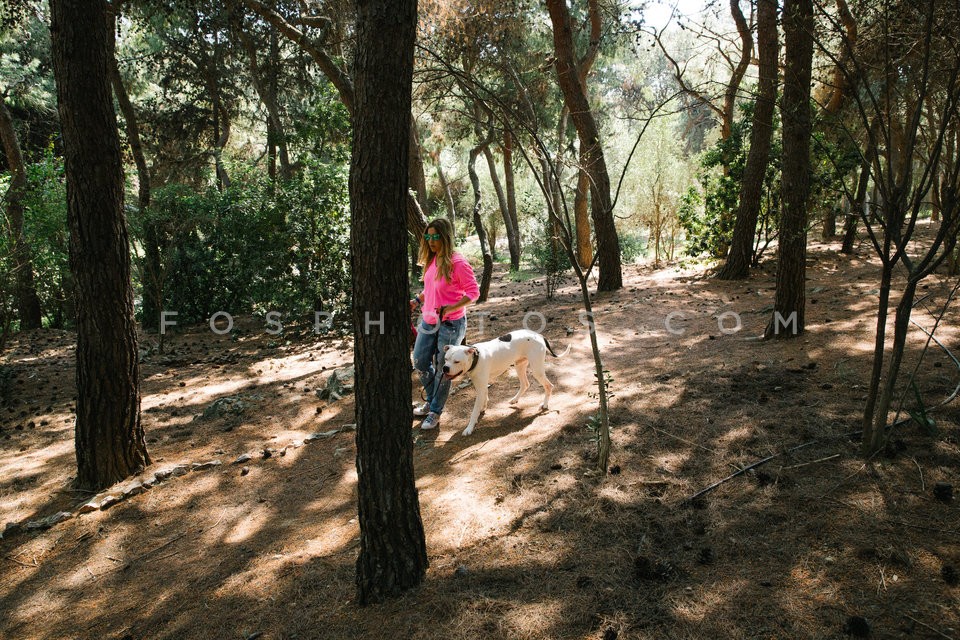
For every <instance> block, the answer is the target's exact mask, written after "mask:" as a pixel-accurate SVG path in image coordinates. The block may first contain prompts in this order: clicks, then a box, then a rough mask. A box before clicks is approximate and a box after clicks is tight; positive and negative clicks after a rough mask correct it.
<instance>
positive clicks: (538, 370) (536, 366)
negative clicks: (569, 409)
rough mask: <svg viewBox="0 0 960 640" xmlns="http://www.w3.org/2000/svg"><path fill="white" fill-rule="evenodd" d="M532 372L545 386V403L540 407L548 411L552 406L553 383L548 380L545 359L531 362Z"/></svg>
mask: <svg viewBox="0 0 960 640" xmlns="http://www.w3.org/2000/svg"><path fill="white" fill-rule="evenodd" d="M530 372H531V373H532V374H533V377H534V378H536V379H537V382H539V383H540V384H541V385H542V386H543V404H542V405H540V408H541V409H543V410H544V411H546V410H547V409H549V408H550V394H552V393H553V384H552V383H551V382H550V381H549V380H547V373H546V371H545V370H544V366H543V359H539V360H537V359H534V360H533V361H532V362H531V363H530Z"/></svg>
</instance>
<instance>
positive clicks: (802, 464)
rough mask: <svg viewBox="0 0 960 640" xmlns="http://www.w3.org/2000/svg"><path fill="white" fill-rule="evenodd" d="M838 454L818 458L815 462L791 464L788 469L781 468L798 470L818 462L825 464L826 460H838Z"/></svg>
mask: <svg viewBox="0 0 960 640" xmlns="http://www.w3.org/2000/svg"><path fill="white" fill-rule="evenodd" d="M839 457H840V454H839V453H835V454H833V455H832V456H827V457H826V458H819V459H817V460H811V461H810V462H801V463H800V464H792V465H790V466H789V467H782V468H783V469H784V470H787V469H799V468H800V467H806V466H809V465H811V464H818V463H820V462H826V461H827V460H833V459H834V458H839Z"/></svg>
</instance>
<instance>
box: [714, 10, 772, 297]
mask: <svg viewBox="0 0 960 640" xmlns="http://www.w3.org/2000/svg"><path fill="white" fill-rule="evenodd" d="M757 50H758V54H759V58H760V63H759V76H760V81H759V84H758V87H757V88H758V92H757V102H756V106H755V108H754V111H753V128H752V130H751V131H750V152H749V153H748V155H747V164H746V166H745V167H744V170H743V183H742V184H741V185H740V205H739V207H738V209H737V219H736V222H735V223H734V228H733V238H732V239H731V241H730V253H729V254H728V255H727V262H726V263H725V264H724V265H723V267H722V268H721V269H720V271H719V272H718V273H717V278H719V279H721V280H737V279H740V278H746V277H747V274H748V273H749V272H750V263H751V262H752V259H753V240H754V237H755V236H756V233H757V219H758V218H759V216H760V204H761V199H762V196H763V180H764V177H765V176H766V174H767V159H768V158H769V156H770V141H771V139H772V137H773V112H774V109H775V107H776V102H777V60H778V58H779V55H780V40H779V38H778V36H777V1H776V0H757Z"/></svg>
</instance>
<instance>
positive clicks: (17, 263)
mask: <svg viewBox="0 0 960 640" xmlns="http://www.w3.org/2000/svg"><path fill="white" fill-rule="evenodd" d="M0 140H2V142H3V150H4V153H6V156H7V166H8V167H10V174H11V176H12V180H11V182H10V188H9V190H8V191H7V198H6V200H7V211H6V214H7V225H8V228H9V232H10V244H11V245H12V246H13V264H14V268H15V269H16V270H17V273H16V287H17V290H16V296H17V310H18V312H19V318H20V329H21V330H24V329H39V328H40V325H41V323H42V321H43V312H42V311H41V309H40V297H39V296H38V295H37V287H36V285H35V284H34V278H33V260H32V257H31V251H30V245H29V243H27V239H26V237H25V236H24V234H23V197H24V195H25V193H26V190H27V168H26V164H25V163H24V160H23V154H22V153H21V151H20V140H19V138H18V137H17V130H16V129H15V128H14V126H13V118H12V117H11V116H10V111H9V110H8V109H7V105H6V103H4V101H3V97H2V96H0Z"/></svg>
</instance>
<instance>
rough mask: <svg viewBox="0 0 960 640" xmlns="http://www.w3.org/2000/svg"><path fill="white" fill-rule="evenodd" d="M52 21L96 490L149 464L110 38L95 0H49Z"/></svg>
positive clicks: (85, 420) (80, 361) (81, 374)
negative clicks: (141, 404)
mask: <svg viewBox="0 0 960 640" xmlns="http://www.w3.org/2000/svg"><path fill="white" fill-rule="evenodd" d="M50 18H51V20H50V23H51V24H50V33H51V38H52V43H53V70H54V76H55V78H56V81H57V102H58V107H59V112H60V122H61V127H62V132H63V147H64V156H65V159H66V176H67V222H68V226H69V228H70V269H71V271H72V273H73V276H74V280H75V286H76V291H77V365H76V366H77V423H76V438H75V440H76V452H77V479H76V484H77V486H78V487H79V488H81V489H84V490H91V491H95V490H99V489H102V488H104V487H108V486H110V485H112V484H114V483H116V482H118V481H120V480H122V479H123V478H126V477H127V476H130V475H133V474H135V473H138V472H140V471H141V470H143V468H144V467H145V466H146V465H148V464H150V457H149V455H148V454H147V448H146V445H145V443H144V437H143V427H142V425H141V423H140V368H139V364H138V353H137V333H136V323H135V321H134V317H133V290H132V288H131V285H130V252H129V248H128V240H127V228H126V222H125V220H124V215H123V167H122V162H121V156H120V139H119V136H118V132H117V119H116V114H115V113H114V111H113V103H112V101H111V95H110V80H109V68H110V55H109V42H108V39H109V38H110V37H112V36H111V34H109V33H107V17H106V11H105V3H104V2H102V1H99V0H98V1H96V2H90V1H89V0H51V2H50Z"/></svg>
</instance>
